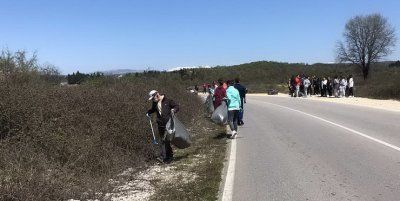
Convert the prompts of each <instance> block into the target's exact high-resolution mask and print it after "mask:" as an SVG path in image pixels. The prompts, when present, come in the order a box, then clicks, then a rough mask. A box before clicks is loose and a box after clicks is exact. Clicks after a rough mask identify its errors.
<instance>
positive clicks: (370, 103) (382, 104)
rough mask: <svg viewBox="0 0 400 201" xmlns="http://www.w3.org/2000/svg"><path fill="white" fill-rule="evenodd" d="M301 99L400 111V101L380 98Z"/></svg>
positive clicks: (262, 94)
mask: <svg viewBox="0 0 400 201" xmlns="http://www.w3.org/2000/svg"><path fill="white" fill-rule="evenodd" d="M247 96H255V97H257V96H267V97H276V98H292V97H290V96H289V95H287V94H282V93H279V94H277V95H267V94H266V93H265V94H264V93H257V94H248V95H247ZM299 99H302V100H310V101H322V102H331V103H339V104H346V105H354V106H361V107H369V108H375V109H381V110H387V111H392V112H400V101H398V100H380V99H370V98H362V97H351V98H327V97H320V96H311V97H307V98H299Z"/></svg>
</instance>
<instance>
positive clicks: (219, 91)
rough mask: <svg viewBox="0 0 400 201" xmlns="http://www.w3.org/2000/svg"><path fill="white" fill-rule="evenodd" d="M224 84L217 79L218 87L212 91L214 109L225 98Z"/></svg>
mask: <svg viewBox="0 0 400 201" xmlns="http://www.w3.org/2000/svg"><path fill="white" fill-rule="evenodd" d="M223 85H224V83H223V81H222V79H218V87H217V88H215V91H214V109H217V108H218V106H220V105H221V104H222V101H223V99H224V98H225V97H226V90H225V88H224V87H223Z"/></svg>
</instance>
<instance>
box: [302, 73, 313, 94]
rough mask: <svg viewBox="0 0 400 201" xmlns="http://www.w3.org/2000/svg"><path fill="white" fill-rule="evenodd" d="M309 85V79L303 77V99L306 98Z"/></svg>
mask: <svg viewBox="0 0 400 201" xmlns="http://www.w3.org/2000/svg"><path fill="white" fill-rule="evenodd" d="M310 85H311V82H310V79H309V78H308V77H304V79H303V86H304V89H303V90H304V98H306V97H307V92H308V87H309V86H310Z"/></svg>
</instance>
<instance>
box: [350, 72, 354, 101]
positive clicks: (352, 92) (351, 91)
mask: <svg viewBox="0 0 400 201" xmlns="http://www.w3.org/2000/svg"><path fill="white" fill-rule="evenodd" d="M349 97H354V79H353V75H350V76H349Z"/></svg>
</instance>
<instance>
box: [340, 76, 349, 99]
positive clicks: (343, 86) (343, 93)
mask: <svg viewBox="0 0 400 201" xmlns="http://www.w3.org/2000/svg"><path fill="white" fill-rule="evenodd" d="M346 86H347V80H346V78H345V77H342V78H341V79H340V86H339V97H344V96H346Z"/></svg>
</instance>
